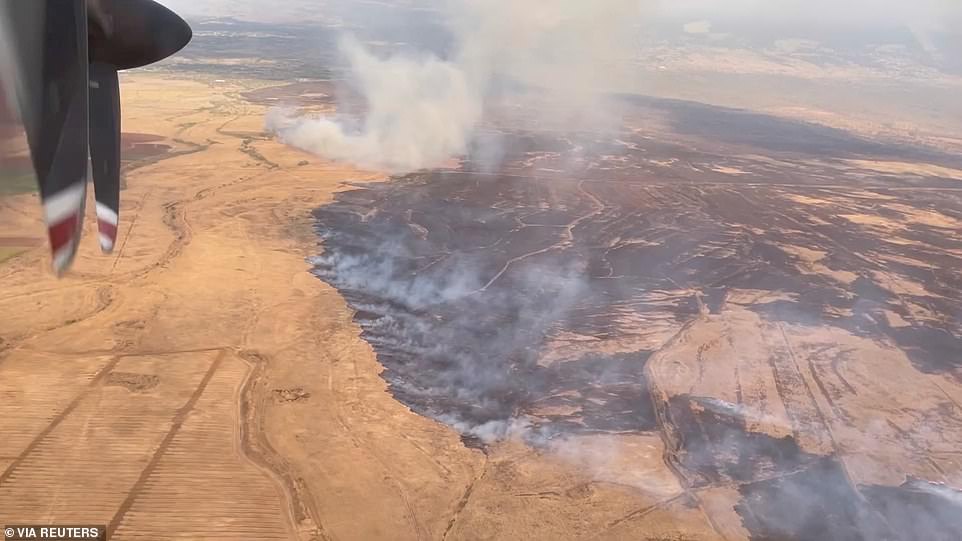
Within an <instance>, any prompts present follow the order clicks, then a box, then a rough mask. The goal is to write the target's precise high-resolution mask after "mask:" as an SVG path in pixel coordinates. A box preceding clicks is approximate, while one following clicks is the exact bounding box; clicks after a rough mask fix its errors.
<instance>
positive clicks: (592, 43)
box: [267, 0, 640, 173]
mask: <svg viewBox="0 0 962 541" xmlns="http://www.w3.org/2000/svg"><path fill="white" fill-rule="evenodd" d="M444 9H445V10H446V14H447V17H446V21H447V24H448V27H449V30H450V32H451V33H452V34H453V35H454V36H455V38H456V39H455V42H456V46H455V51H453V54H452V57H451V58H450V59H448V60H442V59H440V58H438V57H437V56H435V55H433V54H427V53H426V54H424V55H423V56H420V57H414V56H411V55H410V54H398V55H394V56H389V57H386V58H382V57H378V56H376V55H375V54H373V53H372V52H371V51H369V50H368V49H367V48H366V47H365V46H364V45H363V44H361V43H359V42H358V41H357V40H355V39H353V38H351V37H346V38H345V39H344V40H343V42H342V45H341V52H342V53H343V55H344V57H345V58H346V59H347V61H348V62H349V65H350V69H351V77H352V83H354V85H355V86H356V87H357V89H358V90H359V91H360V93H361V94H362V96H363V98H364V99H365V100H366V102H367V111H366V113H365V117H364V118H363V120H362V121H361V122H360V126H359V128H358V129H353V130H352V129H350V128H349V127H348V126H346V125H345V124H343V123H341V122H339V121H338V120H335V119H333V118H324V117H322V118H297V117H295V116H292V115H290V114H286V113H284V112H280V111H274V112H273V113H272V114H270V115H268V119H267V127H268V129H270V130H272V131H274V132H276V133H277V134H278V135H279V136H280V138H281V139H282V140H283V141H285V142H286V143H288V144H291V145H293V146H296V147H298V148H301V149H303V150H306V151H308V152H312V153H314V154H318V155H320V156H323V157H326V158H329V159H334V160H341V161H348V162H352V163H355V164H358V165H361V166H365V167H373V168H377V169H383V170H387V171H390V172H393V173H405V172H411V171H415V170H418V169H422V168H430V167H436V166H439V165H442V164H443V163H444V162H446V161H448V160H449V159H451V158H453V157H457V156H461V155H464V154H465V153H466V152H467V151H468V148H469V145H470V143H471V141H472V138H473V136H474V133H475V130H476V128H477V127H478V125H479V124H480V122H481V121H482V119H483V118H484V112H485V106H486V105H487V104H489V103H490V98H491V95H492V90H493V88H494V85H495V84H496V83H498V82H510V83H512V84H514V85H516V86H521V87H525V88H528V89H530V90H531V91H536V92H538V93H539V100H540V101H539V103H540V104H541V105H544V104H550V105H549V106H548V107H546V108H545V109H546V110H547V111H548V113H546V114H545V117H546V120H547V117H557V116H558V115H560V116H561V117H562V118H563V119H564V121H565V122H564V123H563V124H561V125H564V124H571V121H572V120H579V121H580V122H578V125H579V126H582V127H583V126H584V124H585V120H586V119H587V120H589V121H590V120H597V119H599V118H603V114H602V113H603V109H602V106H601V105H602V104H601V102H600V100H599V97H600V96H601V95H602V93H603V92H604V91H605V90H606V89H609V88H610V87H611V85H612V84H613V82H614V80H615V79H616V78H617V76H618V73H619V72H618V69H617V67H618V66H619V64H620V63H621V62H622V61H624V60H626V59H627V58H630V56H631V51H632V48H631V43H632V41H631V39H632V38H631V35H632V33H631V30H632V29H633V28H634V23H635V22H636V21H637V19H638V15H639V14H640V9H639V2H638V0H608V1H606V2H604V3H600V4H599V3H590V2H583V1H581V0H530V1H526V2H524V3H518V2H513V1H510V0H451V1H450V2H447V3H446V4H445V8H444ZM501 93H502V97H503V89H502V90H501ZM496 154H497V153H493V155H496Z"/></svg>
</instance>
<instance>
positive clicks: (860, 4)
mask: <svg viewBox="0 0 962 541" xmlns="http://www.w3.org/2000/svg"><path fill="white" fill-rule="evenodd" d="M160 1H161V2H162V3H163V4H165V5H167V6H169V7H171V8H173V9H175V10H177V11H178V12H181V13H184V14H188V15H192V14H203V15H238V14H242V15H243V16H244V17H245V18H251V19H256V18H258V17H263V18H273V17H276V16H278V15H279V14H280V15H284V14H290V13H300V14H303V13H310V12H315V13H317V14H318V15H321V16H322V17H321V18H323V13H322V12H323V11H324V10H325V9H329V10H332V11H336V12H344V11H349V10H350V6H351V4H356V5H359V4H363V5H365V7H366V8H367V9H365V12H370V10H371V8H372V7H375V6H383V7H384V9H385V10H389V9H390V6H415V5H426V4H432V3H433V4H439V3H442V2H444V1H459V0H393V1H392V0H384V1H374V0H272V1H271V2H266V3H265V2H263V1H262V0H160ZM521 1H522V2H523V1H525V0H521ZM604 2H605V0H601V1H600V2H599V4H598V5H599V6H603V5H604ZM265 6H269V8H268V9H265ZM639 14H640V15H642V16H643V15H646V14H647V15H648V16H652V15H655V14H663V15H669V16H673V17H682V18H691V19H693V20H696V19H706V20H719V21H723V20H724V21H737V22H758V23H759V24H763V23H771V22H778V23H787V22H815V23H818V22H822V23H826V24H844V25H854V26H879V25H885V26H889V25H900V24H905V23H909V24H922V25H927V26H933V27H942V28H943V29H944V30H946V31H953V30H954V28H955V27H957V26H958V23H959V22H962V0H842V1H839V0H639Z"/></svg>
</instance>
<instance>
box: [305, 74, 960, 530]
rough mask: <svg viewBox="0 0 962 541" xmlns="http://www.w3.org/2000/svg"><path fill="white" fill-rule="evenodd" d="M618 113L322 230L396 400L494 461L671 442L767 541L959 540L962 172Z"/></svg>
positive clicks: (757, 120)
mask: <svg viewBox="0 0 962 541" xmlns="http://www.w3.org/2000/svg"><path fill="white" fill-rule="evenodd" d="M302 86H303V85H302ZM305 88H307V87H304V88H298V89H297V91H298V92H307V90H305ZM310 95H311V96H315V95H317V94H316V93H312V94H310ZM323 95H324V96H327V95H328V94H323ZM621 99H622V100H623V104H625V106H626V108H627V109H626V110H627V111H629V112H628V114H626V116H625V118H626V119H628V121H629V123H630V124H631V125H632V126H637V128H628V127H626V128H622V129H620V130H617V132H616V133H608V134H605V135H600V134H593V133H558V132H548V131H539V130H536V129H532V130H525V131H520V130H504V129H499V128H498V127H497V125H496V122H490V123H489V124H488V125H487V126H486V127H485V132H484V135H482V136H480V137H478V142H477V144H476V146H475V148H474V149H473V151H472V153H471V154H470V155H469V156H468V157H466V158H465V159H464V160H463V161H462V162H461V164H460V166H459V167H457V168H454V169H448V170H435V171H425V172H421V173H416V174H411V175H407V176H403V177H398V178H394V179H392V180H391V181H389V182H386V183H380V184H374V185H358V186H356V187H355V188H353V189H350V190H347V191H344V192H341V193H339V195H338V196H337V198H336V200H335V202H334V203H332V204H330V205H327V206H325V207H322V208H319V209H317V210H316V211H315V213H314V215H315V218H316V223H317V225H316V227H317V231H318V233H319V235H320V236H321V238H322V239H323V253H322V254H321V255H319V256H318V257H316V258H315V259H314V264H315V271H314V272H315V274H316V275H317V276H318V277H320V278H321V279H323V280H325V281H327V282H328V283H330V284H331V285H333V286H335V287H336V288H337V289H338V290H339V291H340V292H341V293H342V294H343V295H344V296H345V298H346V299H347V300H348V302H349V303H350V305H351V306H352V307H353V308H354V309H355V310H356V315H355V320H356V321H357V322H358V323H359V324H360V326H361V329H362V330H363V336H364V338H365V340H366V341H368V342H369V343H370V344H371V345H372V346H373V347H374V349H375V351H376V352H377V355H378V359H379V361H380V362H381V363H382V364H383V365H384V367H385V369H386V370H385V372H384V374H383V375H384V377H385V378H386V380H387V381H388V382H389V385H390V390H391V392H392V393H393V394H394V396H395V397H396V398H397V399H398V400H400V401H402V402H403V403H405V404H407V405H408V406H410V407H411V408H412V409H413V410H415V411H417V412H419V413H421V414H423V415H427V416H430V417H433V418H435V419H439V420H441V421H443V422H446V423H448V424H450V425H452V426H453V427H455V428H456V429H458V430H459V431H460V432H461V433H462V434H463V438H464V440H465V441H466V443H468V444H470V445H476V446H481V447H484V445H486V444H487V443H490V442H492V441H495V440H497V439H499V438H503V437H509V436H518V437H521V438H524V439H525V440H527V441H528V442H529V443H531V444H532V445H535V446H550V445H552V444H553V443H552V442H558V441H564V439H565V438H567V437H569V436H571V435H580V434H634V433H657V434H660V435H661V437H662V439H663V440H664V441H665V443H666V449H667V451H666V453H665V457H664V459H665V461H666V462H667V463H668V464H669V465H671V467H672V469H673V471H675V472H676V474H677V475H678V477H679V478H680V480H681V481H682V485H683V486H685V487H686V490H688V491H691V493H693V494H696V495H697V493H698V492H699V491H705V490H709V491H710V490H712V489H714V488H717V487H734V488H737V490H738V494H739V495H740V496H739V498H740V500H739V501H738V502H737V504H736V505H734V508H735V510H736V512H737V513H738V515H739V516H740V517H741V521H742V525H743V527H744V528H745V529H746V530H748V532H750V534H751V535H750V536H751V538H752V539H828V538H831V539H914V538H918V537H917V536H918V535H920V532H922V533H924V537H925V538H930V539H954V538H957V537H958V536H959V535H960V534H962V530H960V525H959V524H958V523H957V521H954V520H948V519H946V517H949V516H958V514H959V513H962V505H960V503H959V502H960V498H962V493H960V492H958V490H957V489H958V488H960V486H962V485H960V483H962V457H960V455H959V454H958V451H957V449H958V444H959V443H962V439H960V437H962V406H960V404H959V402H958V398H959V393H958V392H957V391H956V389H957V387H955V386H956V385H958V383H959V376H960V375H962V371H960V353H962V326H960V324H959V319H958V314H959V313H960V309H962V301H960V300H959V299H960V298H962V275H960V272H959V271H958V269H959V268H960V263H962V236H960V234H959V230H960V229H959V226H960V225H962V190H960V188H962V184H960V183H962V159H960V158H959V157H958V156H953V155H947V154H942V153H940V152H938V151H934V150H929V149H925V148H918V147H913V146H910V145H904V144H900V143H897V142H878V141H870V140H865V139H862V138H858V137H854V136H850V135H848V134H846V133H845V132H841V131H838V130H833V129H829V128H823V127H820V126H816V125H812V124H805V123H800V122H793V121H786V120H782V119H778V118H774V117H768V116H765V115H760V114H755V113H748V112H745V111H740V110H731V109H721V108H714V107H709V106H704V105H700V104H692V103H686V102H675V101H666V100H655V99H648V98H629V97H622V98H621ZM492 147H494V148H496V150H497V154H498V156H499V159H498V160H497V165H495V166H492V165H491V162H490V161H489V160H487V159H482V157H483V156H489V155H490V154H491V148H492ZM878 351H883V352H884V355H883V357H884V358H885V359H887V361H885V362H890V363H895V364H897V365H898V370H901V371H904V372H905V373H907V374H910V377H908V379H909V380H911V382H906V381H903V380H901V379H900V378H899V377H898V376H896V375H895V372H892V373H890V374H887V373H885V371H886V370H887V369H886V368H885V363H884V362H882V361H878V360H877V359H878V357H877V355H878ZM919 389H923V391H922V392H923V393H929V394H926V398H925V399H924V400H920V401H918V400H915V397H914V396H913V395H914V393H917V392H919ZM885 397H889V398H890V402H891V404H889V407H886V408H882V409H881V410H880V409H878V407H876V406H875V405H874V402H872V401H873V400H884V399H885ZM892 397H895V398H892ZM923 402H924V403H923ZM913 423H914V424H915V426H913ZM923 425H924V426H923ZM866 426H871V427H873V428H872V434H871V436H867V435H866V430H867V429H866ZM879 427H881V428H879ZM873 438H874V439H873ZM873 441H882V442H883V443H882V444H879V446H877V447H872V449H871V450H870V451H871V452H869V453H868V454H869V455H871V456H870V457H869V458H864V457H862V456H860V455H861V454H863V452H865V451H867V450H869V447H871V446H874V445H876V444H875V443H871V442H873ZM906 461H907V462H906ZM893 469H894V471H892V470H893ZM953 487H954V488H953ZM919 494H922V495H921V496H920V495H919ZM696 497H697V496H696ZM893 514H897V515H898V516H899V517H901V518H900V520H899V521H898V523H896V522H895V521H890V520H889V519H888V518H887V517H891V516H893ZM901 519H906V520H909V521H914V522H915V523H916V524H918V526H917V528H916V529H914V530H912V531H908V530H905V528H904V526H902V524H903V521H902V520H901Z"/></svg>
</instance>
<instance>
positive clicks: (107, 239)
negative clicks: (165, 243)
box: [89, 62, 120, 253]
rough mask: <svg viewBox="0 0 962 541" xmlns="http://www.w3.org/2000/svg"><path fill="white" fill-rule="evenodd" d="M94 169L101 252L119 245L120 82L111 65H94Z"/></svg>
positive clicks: (91, 124) (92, 73)
mask: <svg viewBox="0 0 962 541" xmlns="http://www.w3.org/2000/svg"><path fill="white" fill-rule="evenodd" d="M89 92H90V117H91V119H92V120H91V122H90V166H91V170H92V173H93V178H94V194H95V196H96V199H97V230H98V231H99V233H100V248H101V250H103V251H104V253H110V252H111V251H113V249H114V244H116V242H117V224H118V219H119V213H120V81H119V79H118V77H117V69H116V68H115V67H114V66H111V65H109V64H104V63H101V62H94V63H92V64H90V90H89Z"/></svg>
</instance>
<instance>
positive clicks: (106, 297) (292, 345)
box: [0, 74, 717, 540]
mask: <svg viewBox="0 0 962 541" xmlns="http://www.w3.org/2000/svg"><path fill="white" fill-rule="evenodd" d="M256 87H257V83H249V84H245V83H232V84H230V85H220V86H217V87H216V88H214V87H211V86H210V85H208V84H205V83H203V82H198V81H189V80H176V79H166V78H165V79H158V76H151V75H146V74H137V75H135V76H131V77H128V78H126V80H125V81H124V89H123V93H124V107H125V108H124V130H125V131H129V132H139V133H149V134H158V135H161V136H162V137H164V138H165V139H167V140H170V141H174V140H176V143H175V144H177V145H180V146H181V147H189V149H188V150H189V151H190V152H184V153H181V154H179V155H175V156H173V157H169V158H167V159H165V160H162V161H160V162H158V163H151V164H148V165H145V166H143V167H140V168H138V169H136V170H134V171H131V172H129V174H128V177H127V181H128V189H126V190H125V191H124V192H123V193H122V218H121V219H122V226H121V240H120V242H119V244H118V249H117V251H116V253H115V254H114V255H112V256H105V255H102V254H100V253H99V249H98V248H97V247H96V240H95V239H96V236H95V234H94V233H95V230H94V227H95V226H94V223H95V221H94V220H93V219H92V214H91V216H88V221H87V229H86V232H85V237H84V241H83V242H82V246H81V248H80V252H79V255H78V258H77V261H76V264H75V266H74V269H73V271H72V272H71V273H69V274H68V275H67V276H66V277H65V278H63V279H61V280H57V279H55V278H54V277H53V276H52V275H51V273H50V271H49V270H48V269H49V256H48V254H47V249H46V246H45V245H39V246H35V247H33V248H30V249H29V250H27V251H26V252H25V253H23V254H21V255H20V256H18V257H15V258H13V259H10V260H8V261H6V262H4V263H3V265H2V266H0V283H2V284H3V285H2V288H0V311H2V313H3V314H5V315H4V317H3V324H2V331H0V335H2V338H0V339H2V342H0V397H2V400H0V433H2V434H3V437H2V438H0V523H13V522H21V523H29V522H44V523H71V522H84V523H92V524H96V523H102V524H108V525H109V528H110V531H111V532H112V536H111V539H117V540H120V539H169V538H179V539H274V538H278V539H281V538H283V539H442V538H449V539H455V538H462V539H466V538H495V537H497V538H522V537H524V538H531V539H557V538H559V537H562V536H570V535H572V534H573V533H578V534H579V535H580V536H588V537H591V536H594V535H598V536H600V537H605V538H626V539H627V538H633V539H637V538H638V537H639V535H640V532H642V531H644V532H645V535H646V536H649V537H651V536H655V537H658V536H662V537H664V538H672V539H673V538H676V537H673V536H677V535H679V534H680V533H681V532H683V533H685V535H689V536H695V537H698V538H702V539H711V538H715V537H717V536H715V535H714V534H712V533H711V529H710V526H709V525H708V523H707V522H706V521H705V520H704V516H703V511H702V510H701V509H700V508H698V507H695V506H692V505H689V504H686V503H685V501H683V498H680V496H682V495H683V493H682V492H681V491H680V489H679V487H678V485H677V481H675V479H674V477H673V476H672V475H671V473H670V471H669V470H668V468H667V466H665V464H664V463H663V462H662V459H661V445H662V444H661V441H660V440H659V439H658V438H657V437H638V438H635V439H637V441H632V442H630V443H631V445H634V446H637V447H638V448H639V449H642V450H643V451H644V453H643V456H646V457H648V460H647V461H642V462H643V464H642V467H643V469H647V470H649V471H650V472H651V474H652V475H653V476H655V477H656V478H658V479H662V480H663V481H664V482H663V486H661V487H660V488H659V490H658V491H657V493H646V492H642V491H638V490H635V489H633V488H632V487H630V486H622V485H620V484H618V483H611V482H604V481H599V480H597V479H595V478H594V476H592V475H591V474H590V473H588V472H584V471H581V469H580V468H579V467H578V465H577V463H575V462H572V461H570V460H563V459H562V458H558V457H550V456H543V455H542V454H540V453H539V452H537V451H534V450H532V449H530V448H527V447H525V446H523V445H520V444H502V445H500V446H497V447H495V448H493V449H490V450H489V451H488V452H487V454H485V453H482V452H481V451H479V450H474V449H468V448H466V447H465V446H464V445H462V443H461V441H460V439H459V436H458V434H457V433H456V432H455V431H453V430H452V429H450V428H449V427H447V426H444V425H441V424H439V423H437V422H435V421H432V420H428V419H426V418H423V417H421V416H418V415H415V414H414V413H412V412H411V411H410V410H409V409H408V408H406V407H404V406H403V405H401V404H400V403H398V402H397V401H395V400H394V399H393V398H392V397H391V396H390V395H389V394H388V393H387V391H386V386H385V383H384V381H383V380H382V379H381V378H380V377H379V372H380V371H381V370H382V369H381V367H380V366H379V364H378V363H377V362H376V359H375V356H374V354H373V352H372V350H371V348H370V347H369V346H368V345H367V344H366V343H365V342H363V341H362V340H361V339H360V338H359V329H358V327H357V326H356V325H355V324H354V323H353V322H352V319H351V318H352V312H351V311H350V310H349V309H348V308H347V306H346V305H345V303H344V301H343V300H342V299H341V297H340V296H339V295H338V294H337V293H336V292H335V291H334V290H333V289H332V288H331V287H329V286H328V285H326V284H324V283H323V282H321V281H320V280H318V279H317V278H315V277H314V276H312V275H311V274H310V273H309V272H308V271H309V265H308V263H307V262H306V261H305V258H307V257H308V256H311V255H315V253H316V250H317V241H316V236H315V234H314V232H313V231H312V223H311V217H310V211H311V210H312V209H313V208H315V207H317V206H319V205H321V204H323V203H325V202H327V201H329V200H330V199H331V197H332V194H334V193H335V192H337V191H339V190H341V189H342V188H343V182H344V181H348V180H350V181H358V180H365V179H376V178H378V175H376V174H372V173H366V172H360V171H355V170H350V169H345V168H343V167H340V166H333V165H329V164H325V163H322V162H320V161H318V160H315V159H313V158H309V157H306V156H305V155H303V154H301V153H299V152H296V151H293V150H290V149H288V148H285V147H283V146H281V145H280V144H278V143H276V142H274V141H270V140H267V139H266V138H264V137H263V136H262V134H261V128H262V122H263V120H262V119H263V114H264V107H262V106H257V105H252V104H250V103H248V102H246V101H243V100H242V99H241V98H240V97H239V94H240V92H242V91H248V90H251V89H253V88H256ZM305 159H308V160H310V164H308V165H305V166H298V165H297V164H298V163H299V162H301V161H302V160H305ZM87 208H88V211H90V210H91V209H92V208H93V205H92V204H88V207H87ZM40 216H41V213H40V210H39V207H38V204H37V199H36V196H35V195H33V194H23V195H15V196H10V197H5V198H3V199H0V230H2V231H4V235H5V236H8V237H19V238H26V239H40V238H42V236H43V231H44V229H43V226H42V223H41V221H40ZM20 244H23V243H22V242H21V243H20ZM630 467H631V468H632V469H636V468H638V464H632V465H631V466H630ZM469 498H470V503H471V505H469V506H467V505H466V503H467V502H468V500H469ZM688 518H690V519H691V520H687V519H688Z"/></svg>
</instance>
